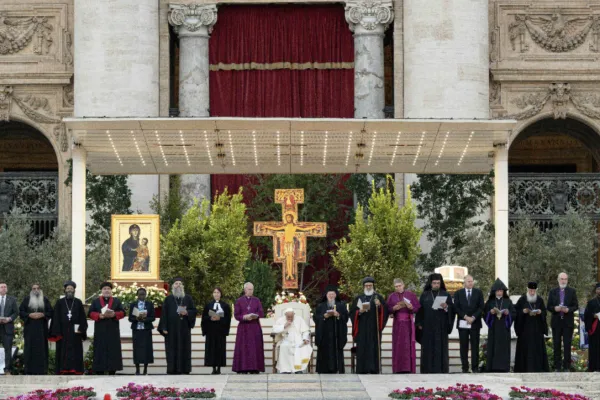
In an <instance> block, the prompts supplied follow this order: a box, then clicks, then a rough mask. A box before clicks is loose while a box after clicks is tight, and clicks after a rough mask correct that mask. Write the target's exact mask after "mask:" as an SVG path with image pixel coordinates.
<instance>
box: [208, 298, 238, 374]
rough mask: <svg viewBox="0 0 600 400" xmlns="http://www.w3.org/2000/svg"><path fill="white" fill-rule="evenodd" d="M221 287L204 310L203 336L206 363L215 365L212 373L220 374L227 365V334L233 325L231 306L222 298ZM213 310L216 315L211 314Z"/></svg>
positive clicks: (210, 365) (209, 365) (211, 365)
mask: <svg viewBox="0 0 600 400" xmlns="http://www.w3.org/2000/svg"><path fill="white" fill-rule="evenodd" d="M222 295H223V292H222V291H221V288H218V287H217V288H215V289H214V290H213V301H211V302H210V303H208V304H206V305H205V306H204V310H203V311H202V322H201V328H202V336H204V337H205V338H206V340H205V342H204V365H205V366H207V367H213V370H212V375H220V374H221V367H224V366H225V365H227V362H226V359H227V336H229V327H230V326H231V307H230V306H229V304H227V303H226V302H224V301H222V300H221V296H222ZM211 311H213V312H214V313H215V314H216V315H213V316H211V315H210V314H211Z"/></svg>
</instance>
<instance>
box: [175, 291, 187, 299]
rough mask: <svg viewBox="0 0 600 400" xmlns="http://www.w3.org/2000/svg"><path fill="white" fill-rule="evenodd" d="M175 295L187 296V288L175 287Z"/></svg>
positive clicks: (179, 296) (179, 297)
mask: <svg viewBox="0 0 600 400" xmlns="http://www.w3.org/2000/svg"><path fill="white" fill-rule="evenodd" d="M173 296H175V297H177V298H178V299H181V298H183V297H184V296H185V290H184V289H183V288H175V289H173Z"/></svg>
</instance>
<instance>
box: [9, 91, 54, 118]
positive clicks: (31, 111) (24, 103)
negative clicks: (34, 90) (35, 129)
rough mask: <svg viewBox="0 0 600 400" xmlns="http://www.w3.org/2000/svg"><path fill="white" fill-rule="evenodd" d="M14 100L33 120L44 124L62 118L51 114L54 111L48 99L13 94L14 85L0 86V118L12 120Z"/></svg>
mask: <svg viewBox="0 0 600 400" xmlns="http://www.w3.org/2000/svg"><path fill="white" fill-rule="evenodd" d="M13 102H14V103H15V104H17V105H18V106H19V108H21V110H22V111H23V113H24V114H25V115H26V116H27V117H29V118H30V119H31V120H33V121H36V122H40V123H42V124H55V123H58V122H60V121H61V119H60V118H57V117H54V116H51V115H49V114H51V113H52V108H51V107H50V103H49V102H48V99H46V98H44V97H35V96H33V95H29V94H27V95H25V96H23V97H17V96H15V95H14V94H13V88H12V86H1V87H0V120H4V121H9V120H10V112H11V105H12V103H13Z"/></svg>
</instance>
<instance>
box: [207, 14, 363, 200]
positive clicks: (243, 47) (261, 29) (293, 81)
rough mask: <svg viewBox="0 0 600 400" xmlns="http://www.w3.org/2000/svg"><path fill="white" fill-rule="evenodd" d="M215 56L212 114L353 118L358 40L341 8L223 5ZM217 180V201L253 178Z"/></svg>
mask: <svg viewBox="0 0 600 400" xmlns="http://www.w3.org/2000/svg"><path fill="white" fill-rule="evenodd" d="M209 53H210V67H211V72H210V113H211V115H212V116H219V117H299V118H327V117H329V118H352V117H353V116H354V68H353V62H354V41H353V38H352V33H351V32H350V30H349V28H348V24H347V23H346V20H345V17H344V8H343V6H342V5H319V6H307V5H264V6H257V5H248V6H240V5H230V6H221V7H220V8H219V18H218V22H217V24H216V25H215V27H214V30H213V32H212V35H211V39H210V46H209ZM307 63H308V64H307ZM307 65H308V67H307ZM311 67H312V68H311ZM261 68H262V69H261ZM303 68H304V69H303ZM211 182H212V183H211V186H212V193H213V195H214V194H215V193H216V192H223V190H224V189H225V187H229V191H230V192H232V191H237V189H238V188H239V187H240V186H244V185H245V184H247V182H248V178H247V177H245V176H241V175H213V176H212V177H211ZM248 194H249V193H246V196H245V198H246V200H248V198H247V195H248Z"/></svg>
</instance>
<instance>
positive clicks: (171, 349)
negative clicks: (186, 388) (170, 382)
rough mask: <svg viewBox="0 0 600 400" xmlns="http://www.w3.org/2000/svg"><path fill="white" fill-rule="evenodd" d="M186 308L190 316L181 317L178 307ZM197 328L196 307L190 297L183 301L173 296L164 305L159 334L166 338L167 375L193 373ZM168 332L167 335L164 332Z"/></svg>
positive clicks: (168, 297) (186, 296) (187, 296)
mask: <svg viewBox="0 0 600 400" xmlns="http://www.w3.org/2000/svg"><path fill="white" fill-rule="evenodd" d="M178 306H184V307H185V308H186V310H187V313H188V315H186V316H180V315H179V314H178V313H177V307H178ZM194 326H196V307H194V301H193V300H192V297H191V296H190V295H187V294H186V295H185V297H184V298H182V299H177V298H175V297H174V296H173V295H172V294H171V295H169V296H167V298H166V299H165V302H164V303H163V308H162V315H161V316H160V322H159V324H158V332H160V334H161V335H163V336H164V337H165V352H166V353H167V374H189V373H190V372H191V371H192V328H193V327H194ZM165 331H166V332H167V334H165V333H164V332H165Z"/></svg>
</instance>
